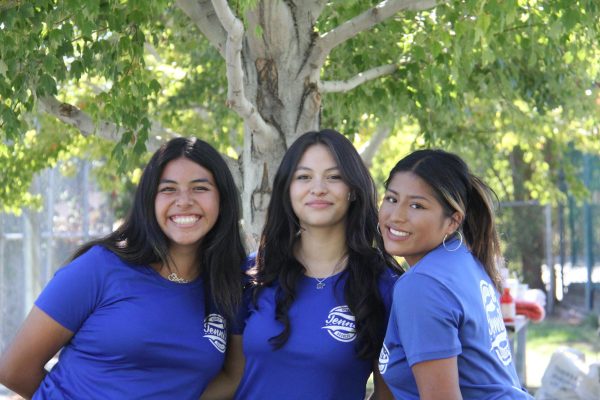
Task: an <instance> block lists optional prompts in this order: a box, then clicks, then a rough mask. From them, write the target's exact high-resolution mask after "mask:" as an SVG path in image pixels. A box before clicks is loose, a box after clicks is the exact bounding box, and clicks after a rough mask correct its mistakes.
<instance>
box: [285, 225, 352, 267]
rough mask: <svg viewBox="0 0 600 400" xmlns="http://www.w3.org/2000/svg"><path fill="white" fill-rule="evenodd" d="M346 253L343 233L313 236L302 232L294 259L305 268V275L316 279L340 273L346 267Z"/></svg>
mask: <svg viewBox="0 0 600 400" xmlns="http://www.w3.org/2000/svg"><path fill="white" fill-rule="evenodd" d="M347 253H348V247H347V246H346V237H345V232H341V235H340V234H335V233H334V232H330V233H329V234H328V235H314V234H313V232H310V231H304V232H302V235H301V237H300V240H299V241H298V244H297V245H296V249H295V256H296V258H297V259H298V260H299V261H300V262H301V263H302V264H303V265H304V267H305V268H306V275H308V276H311V277H318V278H321V277H327V276H330V275H333V274H335V273H337V272H340V271H342V270H343V269H344V268H345V267H346V260H344V258H345V256H346V255H347Z"/></svg>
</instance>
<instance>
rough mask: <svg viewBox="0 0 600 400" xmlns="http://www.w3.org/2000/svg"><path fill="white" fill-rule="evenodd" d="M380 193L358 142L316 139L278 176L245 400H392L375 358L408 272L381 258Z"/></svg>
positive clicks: (249, 335)
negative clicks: (398, 282) (369, 392)
mask: <svg viewBox="0 0 600 400" xmlns="http://www.w3.org/2000/svg"><path fill="white" fill-rule="evenodd" d="M377 237H378V235H377V210H376V191H375V188H374V184H373V181H372V179H371V176H370V175H369V172H368V170H367V168H366V167H365V165H364V164H363V162H362V160H361V158H360V156H359V154H358V153H357V151H356V150H355V148H354V147H353V145H352V143H351V142H350V141H349V140H348V139H347V138H346V137H344V136H343V135H342V134H341V133H339V132H337V131H334V130H329V129H326V130H322V131H319V132H308V133H306V134H304V135H302V136H300V137H299V138H298V139H297V140H296V141H295V142H294V143H293V144H292V145H291V146H290V148H289V149H288V151H287V152H286V154H285V155H284V157H283V160H282V161H281V164H280V166H279V169H278V170H277V173H276V175H275V179H274V183H273V192H272V196H271V200H270V203H269V207H268V213H267V219H266V223H265V226H264V229H263V232H262V235H261V238H260V243H259V248H258V252H257V254H256V258H255V259H254V260H251V263H253V264H255V265H254V267H253V268H252V269H251V270H250V275H251V282H252V284H253V285H254V288H253V300H252V301H251V306H250V311H249V317H248V318H247V320H246V325H245V329H244V335H243V351H244V356H245V369H244V374H243V377H242V380H241V383H240V386H239V388H238V390H237V392H236V395H235V398H237V399H345V400H348V399H350V400H351V399H357V400H358V399H360V400H362V399H364V397H365V386H366V383H367V379H368V378H369V375H370V374H371V373H372V372H374V383H375V393H374V397H373V398H386V394H387V395H389V392H387V390H386V388H385V385H384V384H382V381H381V379H380V376H379V373H378V370H377V356H378V354H379V349H380V347H381V343H382V340H383V335H384V332H385V327H386V324H387V319H388V312H389V307H390V305H391V293H392V287H393V284H394V282H395V279H396V278H397V276H398V274H399V273H400V271H399V269H398V268H397V264H396V263H395V261H394V260H393V259H392V258H391V257H390V256H388V255H386V254H384V253H382V252H380V251H378V250H377V248H376V246H375V241H376V240H377Z"/></svg>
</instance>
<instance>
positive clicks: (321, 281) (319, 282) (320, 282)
mask: <svg viewBox="0 0 600 400" xmlns="http://www.w3.org/2000/svg"><path fill="white" fill-rule="evenodd" d="M347 259H348V254H347V253H344V255H342V257H340V259H339V260H338V262H337V263H336V264H335V265H334V266H333V270H332V271H331V273H330V274H329V275H327V276H326V277H324V278H317V277H314V276H313V278H314V280H315V281H317V285H316V288H317V289H323V288H324V287H325V281H326V280H327V279H329V278H331V277H332V276H333V275H335V273H336V272H337V270H338V269H339V268H340V267H341V266H342V265H344V263H345V262H346V260H347ZM302 261H304V259H303V258H302ZM304 264H306V262H304ZM305 268H306V267H305Z"/></svg>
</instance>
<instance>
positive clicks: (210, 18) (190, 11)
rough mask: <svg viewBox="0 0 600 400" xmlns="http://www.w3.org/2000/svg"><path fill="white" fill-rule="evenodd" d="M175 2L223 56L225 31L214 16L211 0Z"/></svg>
mask: <svg viewBox="0 0 600 400" xmlns="http://www.w3.org/2000/svg"><path fill="white" fill-rule="evenodd" d="M175 4H177V7H179V8H180V9H181V10H182V11H183V12H184V13H185V14H186V15H187V16H188V17H189V18H190V19H191V20H192V22H193V23H194V24H196V27H197V28H198V29H199V30H200V32H202V34H203V35H204V36H205V37H206V39H208V41H209V42H210V44H211V45H212V46H213V47H214V48H216V49H217V50H218V51H219V53H220V54H221V56H223V58H224V57H225V42H226V39H227V32H226V31H225V30H224V29H223V26H222V25H221V22H220V21H219V19H218V18H217V17H216V14H215V10H214V8H213V4H212V2H211V0H176V1H175Z"/></svg>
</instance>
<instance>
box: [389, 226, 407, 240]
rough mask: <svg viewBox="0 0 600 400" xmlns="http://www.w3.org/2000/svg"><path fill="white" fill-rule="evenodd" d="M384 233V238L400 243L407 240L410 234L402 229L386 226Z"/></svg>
mask: <svg viewBox="0 0 600 400" xmlns="http://www.w3.org/2000/svg"><path fill="white" fill-rule="evenodd" d="M385 233H386V236H387V237H388V238H389V239H390V240H394V241H396V242H402V241H405V240H408V238H409V237H410V235H411V233H410V232H408V231H405V230H403V229H397V228H393V227H391V226H388V225H386V226H385Z"/></svg>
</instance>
